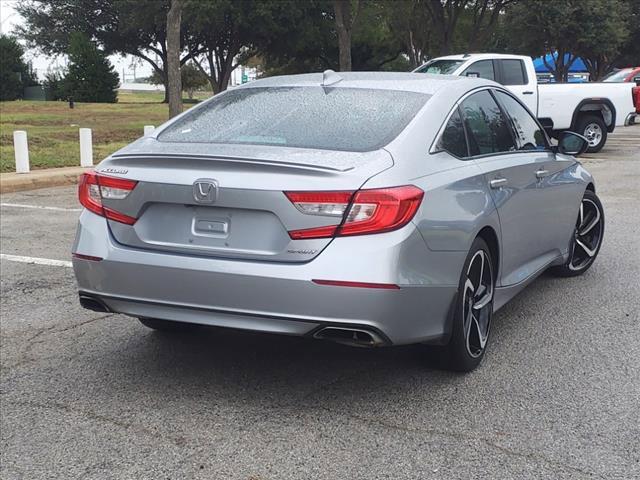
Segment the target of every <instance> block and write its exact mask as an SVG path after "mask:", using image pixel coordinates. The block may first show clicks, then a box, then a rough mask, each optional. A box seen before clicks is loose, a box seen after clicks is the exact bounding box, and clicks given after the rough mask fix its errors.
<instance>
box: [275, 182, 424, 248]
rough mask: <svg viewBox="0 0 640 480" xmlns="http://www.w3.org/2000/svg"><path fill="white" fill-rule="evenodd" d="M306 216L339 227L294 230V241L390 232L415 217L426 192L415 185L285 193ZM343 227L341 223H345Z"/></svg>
mask: <svg viewBox="0 0 640 480" xmlns="http://www.w3.org/2000/svg"><path fill="white" fill-rule="evenodd" d="M285 195H286V196H287V198H288V199H289V200H290V201H291V202H292V203H293V204H294V205H295V207H296V208H297V209H298V210H300V211H301V212H302V213H304V214H306V215H319V216H327V217H336V219H339V220H338V223H337V224H336V225H326V226H322V227H315V228H307V229H303V230H292V231H290V232H289V236H290V237H291V238H292V239H294V240H303V239H312V238H331V237H334V236H335V237H346V236H351V235H366V234H373V233H383V232H390V231H392V230H397V229H399V228H402V227H403V226H405V225H406V224H407V223H409V222H410V221H411V219H412V218H413V216H414V215H415V213H416V211H417V210H418V207H419V206H420V203H421V202H422V197H423V196H424V192H423V191H422V190H420V189H419V188H418V187H415V186H413V185H405V186H402V187H392V188H379V189H371V190H358V191H356V192H285ZM343 219H344V221H342V223H340V220H343Z"/></svg>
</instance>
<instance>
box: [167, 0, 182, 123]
mask: <svg viewBox="0 0 640 480" xmlns="http://www.w3.org/2000/svg"><path fill="white" fill-rule="evenodd" d="M181 21H182V1H181V0H171V8H170V9H169V12H168V13H167V80H168V87H169V118H172V117H175V116H176V115H180V114H181V113H182V78H181V77H180V23H181Z"/></svg>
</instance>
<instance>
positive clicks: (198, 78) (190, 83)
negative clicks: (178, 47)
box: [180, 63, 209, 99]
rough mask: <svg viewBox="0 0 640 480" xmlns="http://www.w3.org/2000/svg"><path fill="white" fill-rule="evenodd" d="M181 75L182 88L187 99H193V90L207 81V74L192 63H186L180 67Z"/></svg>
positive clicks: (203, 85) (204, 84)
mask: <svg viewBox="0 0 640 480" xmlns="http://www.w3.org/2000/svg"><path fill="white" fill-rule="evenodd" d="M180 73H181V76H182V90H183V91H185V92H187V96H188V97H189V99H193V94H194V92H195V91H196V90H197V89H199V88H202V87H206V86H207V84H208V83H209V81H208V79H207V76H206V75H205V74H204V73H202V71H201V70H200V69H199V68H198V67H196V66H195V65H194V64H193V63H186V64H184V65H183V66H182V68H181V69H180Z"/></svg>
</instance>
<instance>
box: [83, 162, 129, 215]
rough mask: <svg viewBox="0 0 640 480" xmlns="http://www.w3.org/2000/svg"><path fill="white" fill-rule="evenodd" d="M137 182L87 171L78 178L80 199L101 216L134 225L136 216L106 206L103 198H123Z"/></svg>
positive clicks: (87, 207) (84, 205) (84, 204)
mask: <svg viewBox="0 0 640 480" xmlns="http://www.w3.org/2000/svg"><path fill="white" fill-rule="evenodd" d="M137 184H138V182H136V181H134V180H126V179H124V178H114V177H107V176H105V175H98V174H97V173H96V172H93V171H91V172H86V173H83V174H82V175H80V179H79V180H78V199H79V200H80V204H81V205H82V206H83V207H84V208H86V209H87V210H90V211H92V212H93V213H95V214H97V215H100V216H101V217H106V218H108V219H109V220H115V221H116V222H120V223H126V224H127V225H133V224H134V223H136V219H135V218H134V217H130V216H129V215H125V214H124V213H120V212H118V211H116V210H113V209H111V208H107V207H104V206H103V205H102V200H103V199H108V200H123V199H125V198H127V196H128V195H129V193H131V191H132V190H133V189H134V188H135V186H136V185H137Z"/></svg>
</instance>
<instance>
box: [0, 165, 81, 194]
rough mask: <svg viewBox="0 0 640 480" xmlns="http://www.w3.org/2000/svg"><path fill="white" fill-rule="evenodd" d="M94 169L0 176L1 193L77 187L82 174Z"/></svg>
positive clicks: (43, 171) (68, 169)
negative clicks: (66, 186)
mask: <svg viewBox="0 0 640 480" xmlns="http://www.w3.org/2000/svg"><path fill="white" fill-rule="evenodd" d="M91 168H93V167H89V168H85V167H60V168H47V169H44V170H33V171H31V172H30V173H13V172H12V173H2V174H0V193H11V192H22V191H25V190H36V189H38V188H48V187H59V186H62V185H75V184H76V183H78V177H79V176H80V174H81V173H83V172H85V171H87V170H90V169H91Z"/></svg>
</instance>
